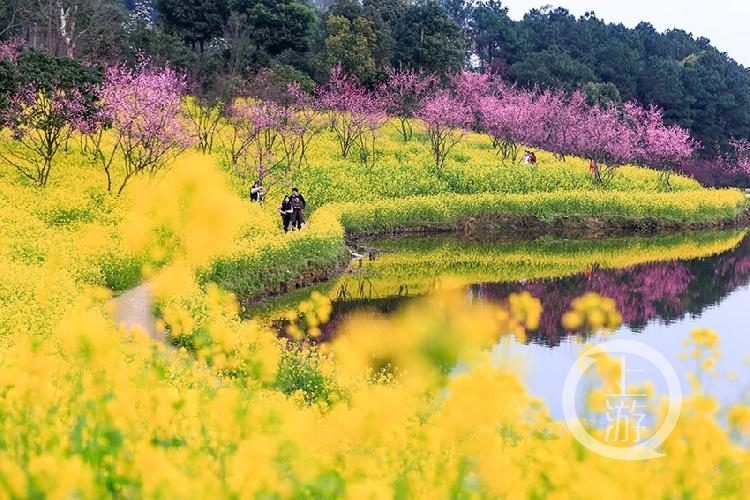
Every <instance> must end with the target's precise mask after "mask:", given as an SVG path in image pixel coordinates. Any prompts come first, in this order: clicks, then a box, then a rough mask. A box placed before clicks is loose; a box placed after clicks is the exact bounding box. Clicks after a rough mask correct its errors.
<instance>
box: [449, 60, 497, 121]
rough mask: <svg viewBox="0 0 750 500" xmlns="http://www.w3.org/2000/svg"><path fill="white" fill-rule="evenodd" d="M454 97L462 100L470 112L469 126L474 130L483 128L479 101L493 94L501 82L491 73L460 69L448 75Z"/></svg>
mask: <svg viewBox="0 0 750 500" xmlns="http://www.w3.org/2000/svg"><path fill="white" fill-rule="evenodd" d="M448 80H449V82H450V86H451V87H452V89H453V92H454V96H455V98H456V99H457V100H458V101H460V102H462V103H463V104H464V106H466V107H467V108H468V109H469V110H470V113H471V122H470V123H469V128H471V129H472V130H475V131H480V130H483V125H482V116H481V101H482V99H483V98H485V97H488V96H493V95H495V93H496V91H497V89H498V88H500V86H501V83H500V82H499V80H498V79H497V78H495V76H494V75H492V74H491V73H474V72H472V71H466V70H464V71H461V72H459V73H455V74H452V75H449V76H448Z"/></svg>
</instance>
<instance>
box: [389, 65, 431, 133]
mask: <svg viewBox="0 0 750 500" xmlns="http://www.w3.org/2000/svg"><path fill="white" fill-rule="evenodd" d="M385 74H386V76H387V77H388V79H387V80H386V82H385V84H383V86H381V88H380V92H381V94H382V95H383V96H384V102H385V104H386V111H387V112H388V114H389V115H391V116H395V117H396V118H397V119H398V130H399V132H400V133H401V137H403V139H404V142H408V141H409V140H411V138H412V136H413V129H412V125H411V121H412V119H413V118H414V115H415V114H416V113H417V112H418V111H419V110H420V109H421V108H422V102H423V101H424V99H425V98H427V97H428V96H429V95H430V94H431V93H432V92H434V91H435V89H436V88H437V86H438V81H437V78H436V77H435V76H434V75H430V74H427V73H425V72H423V71H422V70H419V71H415V70H413V69H403V68H402V69H394V68H386V69H385Z"/></svg>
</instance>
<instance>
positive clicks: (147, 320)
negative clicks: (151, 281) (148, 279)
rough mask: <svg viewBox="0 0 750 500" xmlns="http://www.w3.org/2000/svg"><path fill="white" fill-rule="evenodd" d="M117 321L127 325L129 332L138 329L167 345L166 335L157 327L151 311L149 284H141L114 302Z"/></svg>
mask: <svg viewBox="0 0 750 500" xmlns="http://www.w3.org/2000/svg"><path fill="white" fill-rule="evenodd" d="M112 302H113V304H114V316H115V321H117V323H118V324H120V325H123V324H124V325H125V326H126V327H127V328H128V329H129V330H130V329H132V328H134V327H138V328H140V329H141V330H143V331H144V332H146V333H147V334H148V336H149V337H151V338H152V339H154V340H156V341H158V342H161V343H163V344H167V339H166V335H164V334H163V333H160V332H159V330H158V329H157V327H156V317H155V316H154V314H153V312H152V311H151V308H152V300H151V290H150V288H149V285H148V283H141V284H140V285H138V286H137V287H135V288H131V289H129V290H126V291H125V292H123V293H122V294H121V295H119V296H117V297H116V298H114V299H113V300H112Z"/></svg>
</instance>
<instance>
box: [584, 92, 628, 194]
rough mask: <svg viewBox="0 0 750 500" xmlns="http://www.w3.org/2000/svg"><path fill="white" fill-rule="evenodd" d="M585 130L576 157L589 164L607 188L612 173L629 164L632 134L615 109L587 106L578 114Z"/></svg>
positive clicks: (600, 182)
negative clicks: (582, 114)
mask: <svg viewBox="0 0 750 500" xmlns="http://www.w3.org/2000/svg"><path fill="white" fill-rule="evenodd" d="M581 111H582V112H583V113H584V116H583V117H582V120H583V126H584V130H583V131H582V132H581V134H580V135H579V144H578V148H579V149H578V154H580V155H581V156H585V157H587V158H590V159H591V160H592V167H593V173H594V176H595V178H596V180H597V182H598V183H599V184H602V185H605V186H606V185H608V184H609V182H610V181H611V180H612V178H613V177H614V174H615V169H616V168H617V167H618V166H620V165H622V164H623V163H626V162H628V161H632V158H633V155H634V151H633V147H632V145H633V139H632V136H633V131H632V129H631V128H630V127H628V125H627V124H626V123H625V122H624V121H623V120H622V119H621V117H620V112H619V110H618V109H617V108H615V107H614V106H611V105H610V106H605V107H602V106H598V105H594V106H589V107H587V108H584V109H582V110H581Z"/></svg>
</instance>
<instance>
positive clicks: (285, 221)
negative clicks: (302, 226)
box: [279, 194, 293, 233]
mask: <svg viewBox="0 0 750 500" xmlns="http://www.w3.org/2000/svg"><path fill="white" fill-rule="evenodd" d="M292 212H293V209H292V199H291V198H290V197H289V195H288V194H287V195H284V199H283V200H282V201H281V205H279V215H281V223H282V225H283V226H284V232H285V233H286V232H288V231H289V223H290V222H292Z"/></svg>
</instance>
